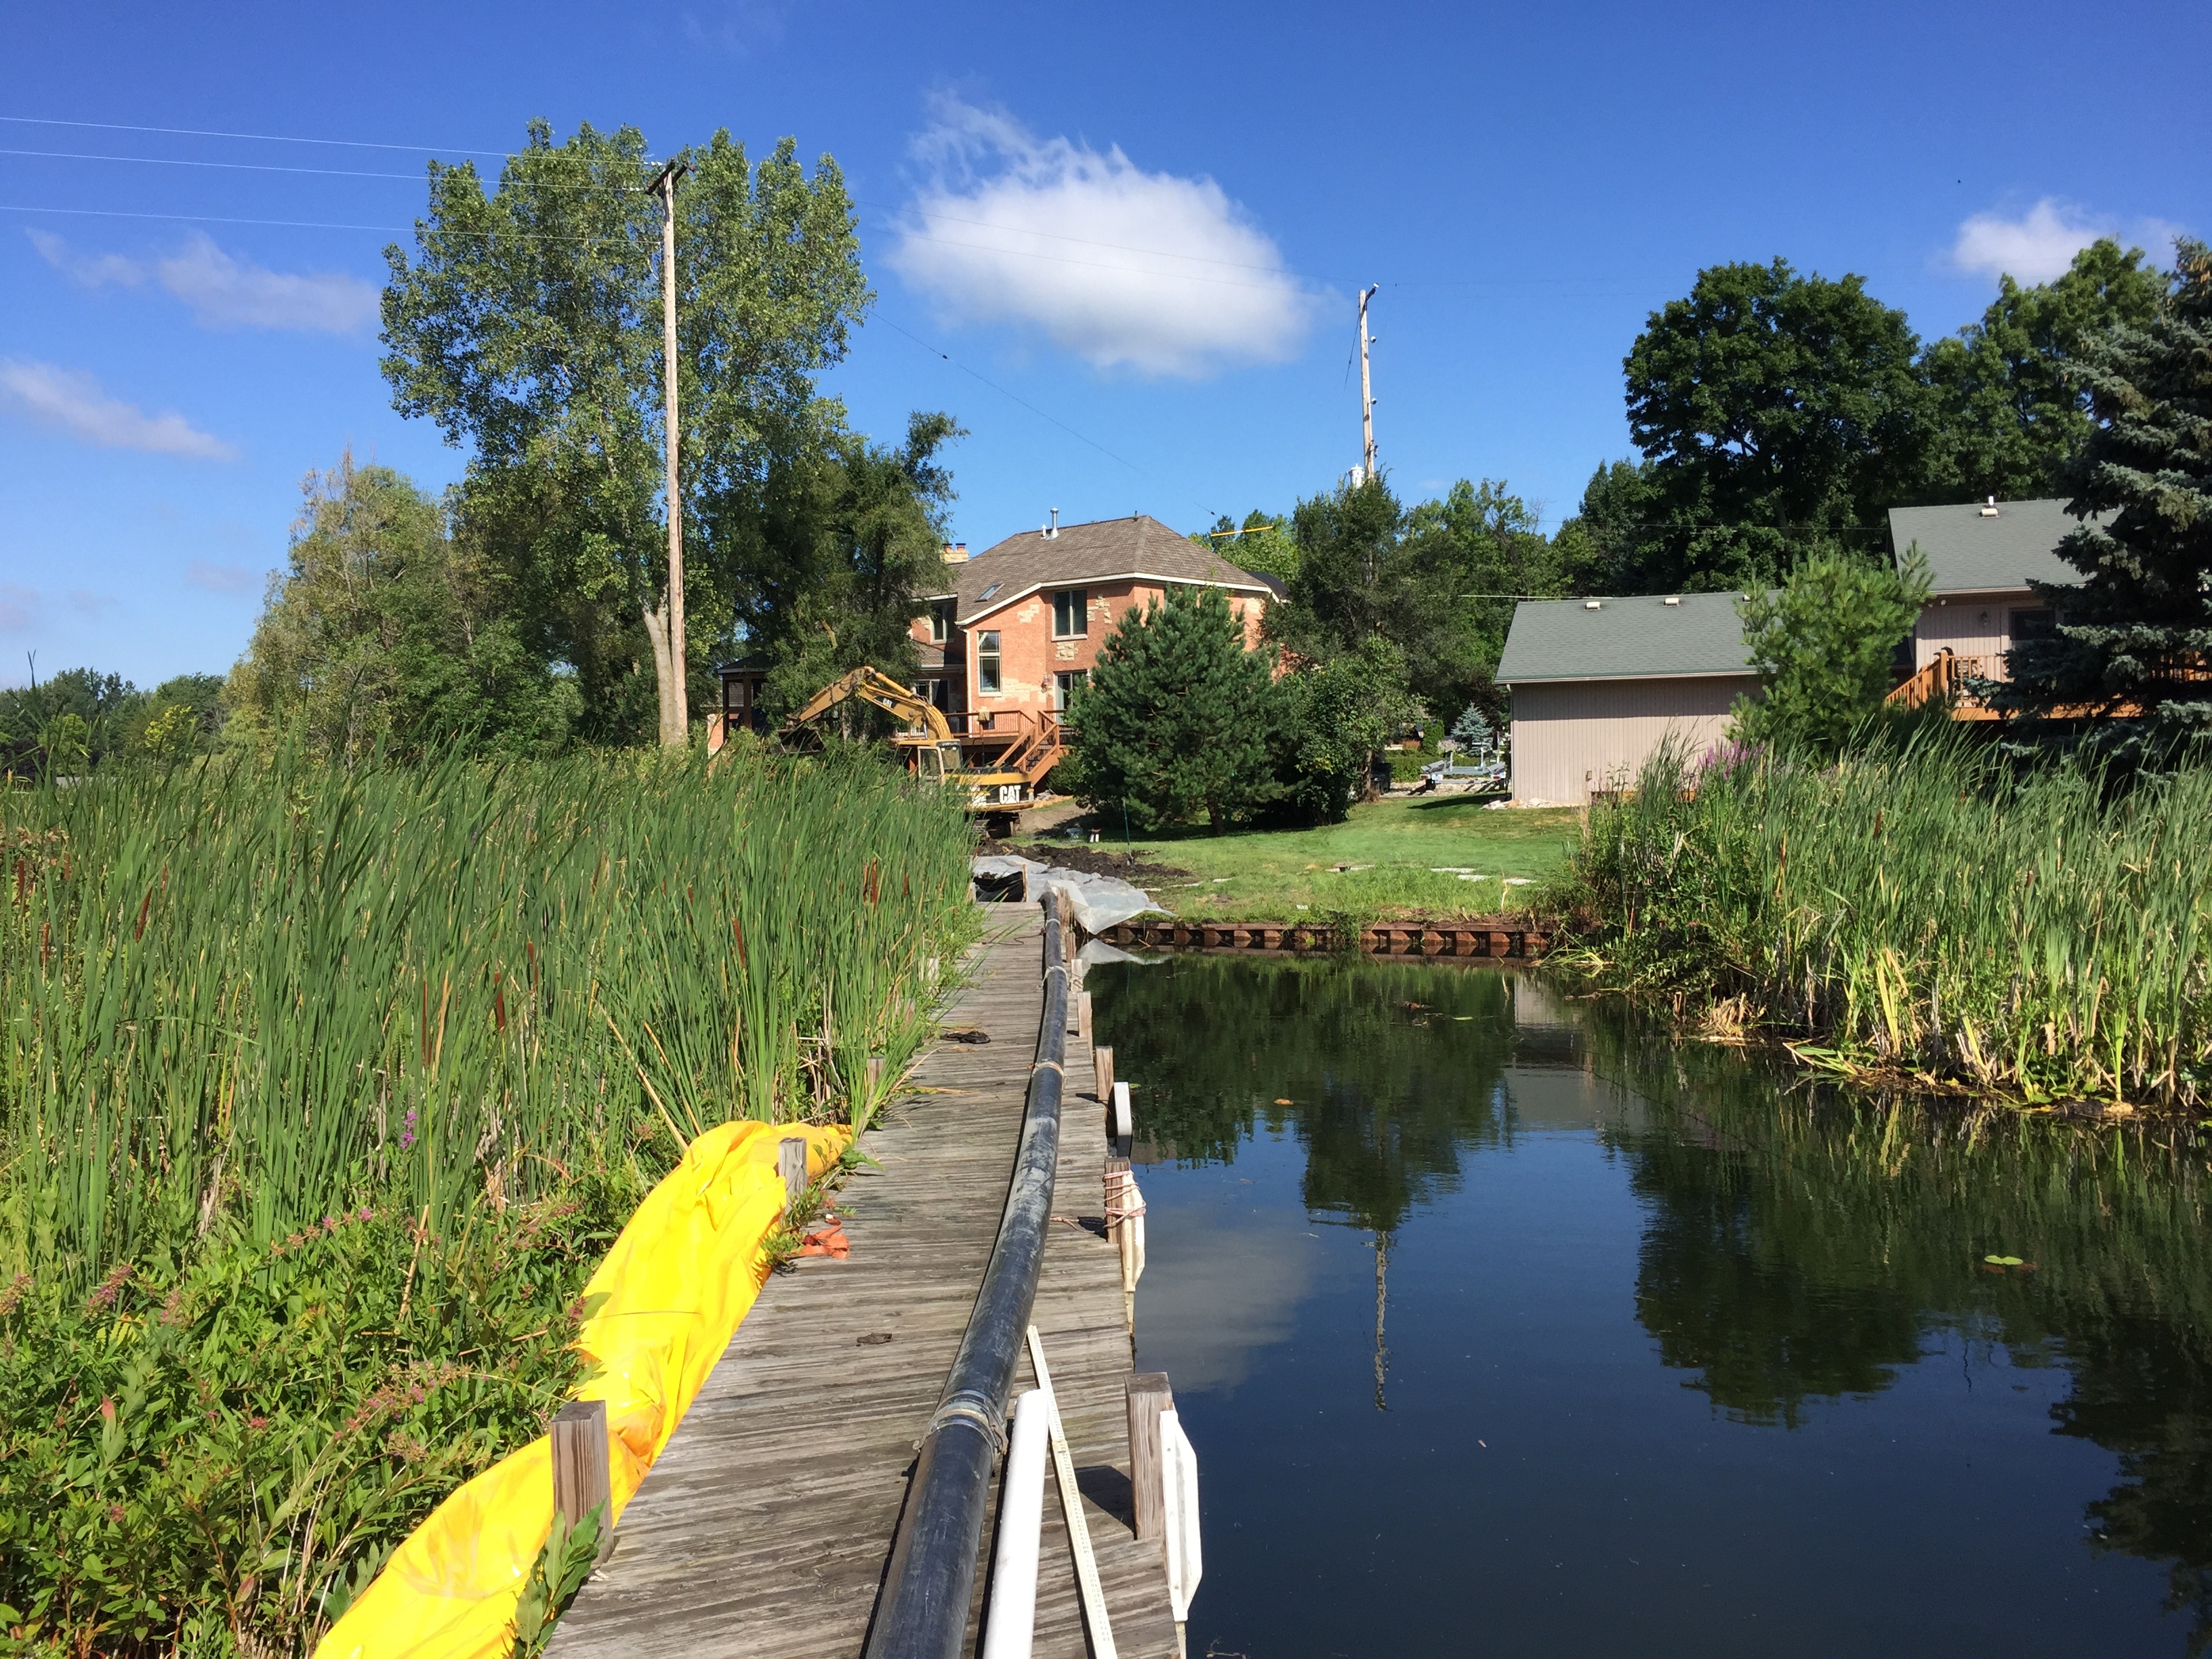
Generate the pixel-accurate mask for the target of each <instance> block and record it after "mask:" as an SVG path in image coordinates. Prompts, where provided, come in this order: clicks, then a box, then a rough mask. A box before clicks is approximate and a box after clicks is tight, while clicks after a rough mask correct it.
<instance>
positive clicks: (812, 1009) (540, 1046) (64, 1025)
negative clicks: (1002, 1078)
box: [0, 756, 970, 1284]
mask: <svg viewBox="0 0 2212 1659" xmlns="http://www.w3.org/2000/svg"><path fill="white" fill-rule="evenodd" d="M968 845H969V828H968V825H967V823H966V822H965V820H964V818H963V816H962V815H961V814H960V813H959V812H958V811H957V809H956V808H955V807H953V806H951V805H948V804H947V803H946V802H945V800H944V799H941V798H940V796H939V794H938V793H935V792H933V791H927V790H917V789H916V788H915V787H913V786H911V785H910V784H909V783H908V782H907V781H904V780H903V779H901V778H899V777H898V776H897V775H895V774H892V773H890V772H889V771H887V770H883V769H878V768H875V767H872V766H861V765H848V766H836V765H825V764H823V763H819V762H803V763H794V762H785V761H773V760H763V759H759V758H750V759H748V758H744V757H738V758H737V759H735V760H732V762H731V763H728V764H726V765H722V766H719V767H716V768H714V769H709V768H708V767H707V766H706V765H705V764H704V763H697V762H693V763H671V762H667V761H664V760H662V759H660V758H659V757H612V758H606V757H589V758H579V759H574V760H568V761H564V762H561V763H549V764H543V765H532V766H511V767H505V768H494V767H490V766H487V765H483V764H480V763H475V762H472V761H469V760H466V759H464V758H461V757H448V758H447V759H445V760H443V761H441V762H440V763H436V764H434V765H431V766H428V767H422V768H409V767H401V766H397V765H382V764H379V765H371V766H368V767H364V768H361V769H355V770H352V771H344V770H336V769H327V768H324V767H321V766H319V765H316V764H313V763H309V762H307V761H306V760H303V759H301V758H300V757H289V756H288V757H281V758H280V759H279V760H277V761H276V763H274V764H273V765H271V766H268V767H265V768H262V767H255V766H252V765H249V764H247V763H244V762H237V763H207V764H204V765H200V766H197V767H190V768H179V769H174V770H171V771H168V772H167V773H159V772H154V771H143V772H118V773H115V774H112V775H101V776H99V777H97V778H94V779H92V780H89V781H85V782H83V783H82V784H79V785H76V786H75V787H68V788H63V789H54V788H46V789H38V790H28V791H16V792H12V793H6V794H0V857H3V858H4V859H5V860H6V866H5V869H4V872H0V879H4V881H5V883H6V890H5V899H6V902H5V906H4V919H0V1010H4V1013H5V1020H6V1024H5V1027H4V1030H0V1171H3V1172H4V1173H0V1267H3V1268H6V1269H8V1270H9V1271H15V1270H17V1269H19V1268H25V1267H32V1266H33V1265H37V1266H38V1267H39V1270H40V1272H41V1273H49V1272H52V1271H53V1270H54V1269H56V1268H60V1269H61V1270H63V1271H64V1273H66V1274H67V1275H69V1276H70V1277H71V1278H73V1279H75V1280H76V1281H77V1282H79V1283H80V1284H82V1283H85V1282H88V1281H89V1280H90V1279H93V1278H95V1277H97V1276H98V1274H99V1273H100V1272H101V1271H102V1270H103V1269H104V1267H106V1264H107V1263H109V1262H110V1261H120V1260H125V1259H128V1258H129V1257H131V1255H132V1254H133V1252H134V1251H135V1250H136V1249H137V1248H138V1247H139V1245H140V1243H142V1242H143V1240H145V1239H147V1238H149V1237H164V1238H179V1237H190V1236H191V1235H192V1234H193V1233H194V1232H196V1231H198V1232H204V1231H206V1230H207V1229H208V1228H209V1227H210V1225H212V1224H213V1223H214V1221H215V1220H216V1218H218V1217H222V1218H226V1219H233V1218H234V1220H235V1221H236V1222H237V1223H238V1224H240V1225H243V1227H244V1229H245V1231H246V1236H247V1237H249V1238H250V1239H252V1240H254V1241H258V1242H259V1243H264V1244H265V1243H269V1242H270V1241H273V1240H276V1239H278V1238H281V1237H283V1236H284V1235H285V1234H286V1233H287V1232H288V1231H290V1230H292V1229H295V1228H296V1227H298V1226H301V1225H305V1224H307V1223H309V1222H313V1221H315V1220H318V1219H319V1218H321V1217H323V1216H325V1215H326V1214H329V1213H331V1212H334V1211H336V1210H337V1209H338V1208H340V1207H341V1206H343V1203H344V1202H345V1200H346V1199H347V1198H348V1196H349V1194H351V1193H353V1192H354V1191H356V1189H358V1188H362V1187H364V1186H368V1187H374V1188H375V1189H376V1190H377V1191H378V1192H379V1193H380V1194H382V1195H384V1196H385V1197H386V1198H387V1199H388V1200H395V1201H401V1202H404V1203H405V1204H407V1205H408V1206H410V1212H417V1213H419V1214H421V1215H422V1217H424V1218H426V1219H427V1222H428V1225H430V1226H431V1227H432V1228H434V1229H442V1228H444V1227H445V1226H446V1225H447V1224H448V1223H449V1222H450V1221H451V1220H452V1219H453V1218H454V1217H455V1215H456V1213H457V1212H462V1211H464V1210H465V1209H466V1207H467V1206H470V1205H471V1204H473V1203H475V1202H477V1201H478V1200H483V1199H489V1200H491V1201H492V1202H494V1203H504V1202H506V1201H507V1200H512V1199H517V1198H526V1197H529V1196H532V1195H534V1194H540V1193H543V1192H545V1191H547V1190H549V1189H550V1188H553V1187H554V1186H556V1184H557V1183H558V1181H559V1179H560V1177H561V1175H562V1170H564V1169H565V1168H566V1167H567V1166H568V1164H569V1163H570V1161H572V1160H573V1159H574V1158H579V1157H581V1156H584V1155H586V1153H587V1152H589V1151H590V1150H591V1149H592V1148H593V1147H604V1146H610V1145H612V1146H623V1145H626V1144H629V1142H631V1141H633V1140H635V1139H641V1138H645V1137H651V1136H672V1137H673V1138H674V1139H675V1140H677V1141H678V1142H681V1141H686V1140H688V1139H690V1138H691V1137H693V1136H695V1135H696V1134H697V1133H700V1132H701V1131H702V1130H703V1129H704V1128H706V1127H709V1126H711V1125H713V1124H714V1123H717V1122H720V1121H725V1120H726V1119H729V1118H732V1117H750V1118H757V1119H764V1120H769V1121H787V1120H796V1119H811V1120H816V1121H821V1120H825V1119H830V1118H842V1119H848V1120H852V1121H865V1120H866V1115H868V1113H869V1112H871V1111H872V1109H873V1108H874V1106H875V1105H876V1102H875V1100H873V1099H872V1098H871V1097H869V1094H868V1091H867V1086H866V1078H867V1075H868V1067H867V1060H868V1059H869V1057H870V1056H881V1057H882V1058H883V1059H884V1062H885V1064H884V1071H885V1073H886V1074H887V1075H889V1076H893V1077H895V1076H896V1074H897V1073H898V1071H899V1069H900V1067H901V1066H902V1064H903V1063H904V1062H905V1060H907V1059H908V1057H909V1056H910V1055H911V1054H912V1053H913V1052H914V1050H915V1048H917V1046H918V1045H919V1044H920V1043H921V1041H922V1040H923V1039H924V1037H925V1036H926V1034H927V1006H926V1003H927V996H926V993H925V990H924V987H923V982H922V981H923V979H924V975H925V963H926V962H927V960H928V959H929V958H931V957H944V956H945V955H947V954H948V953H949V951H950V950H951V948H953V946H955V945H957V942H958V940H959V939H960V937H961V936H962V935H963V930H964V929H965V928H966V927H969V925H970V923H969V919H968V906H967V903H966V862H965V861H966V854H967V850H968Z"/></svg>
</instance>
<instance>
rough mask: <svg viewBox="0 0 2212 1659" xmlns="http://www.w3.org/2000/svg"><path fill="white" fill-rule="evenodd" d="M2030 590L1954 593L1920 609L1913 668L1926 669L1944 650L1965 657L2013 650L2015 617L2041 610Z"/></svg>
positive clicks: (1914, 641)
mask: <svg viewBox="0 0 2212 1659" xmlns="http://www.w3.org/2000/svg"><path fill="white" fill-rule="evenodd" d="M2041 604H2042V601H2040V600H2039V599H2037V598H2036V597H2035V595H2034V594H2033V593H2032V592H2029V591H2028V590H2027V588H2024V587H2023V588H2021V590H2020V591H2019V592H2015V593H1954V594H1952V595H1950V596H1949V597H1948V598H1945V599H1930V600H1929V601H1928V603H1927V604H1926V605H1923V606H1921V608H1920V621H1919V622H1918V623H1917V624H1916V625H1915V626H1914V628H1913V630H1912V665H1913V667H1915V668H1925V667H1927V666H1928V665H1929V663H1931V662H1933V661H1935V660H1936V656H1937V654H1938V653H1940V652H1942V649H1943V647H1946V646H1948V647H1950V648H1951V650H1952V652H1953V653H1954V654H1956V655H1958V656H1961V657H1990V656H1996V655H1998V654H2000V653H2003V652H2006V651H2009V650H2011V649H2012V613H2013V612H2014V611H2032V610H2036V609H2039V608H2040V606H2041Z"/></svg>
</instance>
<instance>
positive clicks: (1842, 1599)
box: [1088, 957, 2212, 1659]
mask: <svg viewBox="0 0 2212 1659" xmlns="http://www.w3.org/2000/svg"><path fill="white" fill-rule="evenodd" d="M1088 985H1089V987H1090V989H1091V991H1092V992H1093V993H1094V994H1095V998H1096V1002H1095V1011H1096V1029H1097V1040H1098V1041H1100V1042H1111V1043H1112V1044H1113V1045H1114V1046H1115V1061H1116V1070H1117V1072H1118V1073H1119V1074H1120V1075H1121V1077H1123V1078H1125V1079H1130V1080H1131V1081H1133V1084H1134V1085H1136V1093H1135V1101H1136V1111H1137V1141H1138V1144H1137V1146H1136V1149H1135V1150H1136V1156H1137V1158H1138V1160H1139V1176H1140V1178H1141V1180H1142V1182H1143V1188H1144V1194H1145V1198H1146V1203H1147V1206H1148V1224H1147V1231H1148V1241H1149V1255H1150V1262H1149V1265H1148V1267H1147V1269H1146V1276H1145V1279H1144V1281H1143V1283H1142V1285H1141V1286H1140V1287H1139V1292H1138V1298H1137V1338H1138V1364H1139V1368H1140V1369H1144V1370H1164V1371H1165V1372H1167V1373H1168V1374H1169V1376H1170V1381H1171V1383H1172V1385H1173V1388H1174V1390H1175V1395H1176V1407H1177V1408H1178V1409H1179V1411H1180V1412H1181V1413H1182V1419H1183V1423H1184V1425H1185V1427H1186V1428H1187V1429H1188V1431H1189V1434H1190V1437H1191V1439H1192V1442H1193V1443H1194V1446H1195V1447H1196V1449H1197V1451H1198V1455H1199V1459H1200V1470H1201V1475H1202V1480H1201V1488H1202V1498H1203V1504H1204V1510H1205V1528H1206V1532H1205V1546H1206V1570H1205V1581H1204V1584H1203V1587H1202V1588H1201V1589H1200V1592H1199V1594H1198V1597H1197V1600H1196V1601H1195V1603H1194V1606H1193V1608H1192V1611H1191V1620H1190V1626H1189V1638H1190V1640H1189V1651H1190V1652H1191V1654H1193V1655H1194V1656H1196V1655H1201V1654H1207V1653H1212V1654H1214V1655H1229V1654H1242V1655H1249V1656H1251V1659H1290V1656H1304V1655H1317V1656H1330V1655H1347V1656H1367V1655H1373V1654H1380V1653H1385V1652H1398V1653H1419V1654H1457V1653H1479V1654H1485V1655H1522V1654H1527V1655H1538V1654H1541V1655H1546V1656H1556V1655H1559V1654H1563V1653H1575V1654H1598V1653H1629V1652H1634V1653H1637V1654H1638V1655H1639V1656H1652V1655H1672V1654H1681V1655H1699V1656H1713V1655H1728V1654H1745V1655H1752V1654H1759V1655H1765V1654H1775V1653H1783V1652H1787V1653H1790V1654H1792V1655H1793V1656H1794V1655H1802V1654H1815V1655H1827V1654H1834V1655H1851V1656H1865V1655H1871V1654H1883V1655H1905V1654H1923V1653H1924V1654H1929V1655H1941V1656H1944V1659H1958V1656H1961V1655H1978V1654H1991V1655H1996V1654H2002V1655H2005V1656H2008V1659H2017V1656H2024V1655H2036V1654H2077V1653H2081V1652H2084V1651H2088V1650H2095V1651H2096V1652H2098V1653H2099V1654H2100V1655H2101V1656H2114V1655H2127V1654H2160V1655H2182V1654H2185V1653H2192V1652H2196V1651H2198V1650H2202V1649H2203V1646H2204V1645H2205V1644H2206V1643H2207V1639H2208V1638H2212V1322H2208V1316H2212V1249H2208V1245H2207V1236H2206V1231H2205V1222H2206V1216H2205V1213H2204V1206H2205V1200H2206V1197H2207V1193H2208V1188H2207V1184H2206V1182H2205V1180H2204V1170H2203V1167H2202V1164H2201V1162H2200V1160H2199V1159H2198V1158H2197V1155H2196V1154H2195V1153H2193V1152H2176V1151H2174V1150H2172V1148H2171V1147H2170V1146H2159V1145H2156V1144H2154V1143H2153V1141H2152V1140H2151V1139H2150V1138H2148V1137H2146V1136H2143V1135H2141V1134H2136V1135H2131V1136H2126V1137H2123V1136H2120V1135H2118V1134H2116V1133H2113V1132H2112V1131H2109V1130H2105V1131H2096V1130H2088V1129H2078V1128H2069V1127H2063V1126H2058V1125H2050V1124H2031V1125H2025V1126H2023V1125H2021V1124H2019V1123H2017V1122H2016V1121H2011V1120H2006V1121H2000V1122H1990V1121H1984V1123H1983V1125H1982V1127H1979V1128H1976V1127H1973V1121H1972V1119H1970V1118H1967V1117H1964V1116H1962V1115H1960V1114H1959V1113H1958V1112H1956V1111H1936V1110H1932V1109H1923V1108H1921V1107H1919V1106H1917V1105H1914V1104H1911V1103H1904V1104H1889V1105H1885V1104H1883V1103H1869V1102H1866V1101H1863V1100H1860V1101H1857V1102H1853V1101H1850V1100H1840V1099H1836V1098H1832V1097H1821V1096H1820V1095H1819V1094H1818V1093H1816V1092H1814V1091H1810V1090H1808V1088H1807V1087H1806V1086H1805V1085H1803V1083H1802V1079H1799V1078H1797V1077H1796V1076H1794V1075H1792V1074H1790V1073H1785V1072H1783V1071H1780V1070H1778V1069H1777V1068H1775V1067H1773V1066H1771V1065H1769V1064H1766V1063H1764V1062H1762V1061H1759V1060H1754V1059H1752V1058H1750V1057H1747V1056H1746V1055H1744V1054H1741V1053H1739V1052H1735V1051H1732V1050H1728V1049H1722V1048H1711V1047H1705V1046H1699V1045H1677V1044H1674V1043H1673V1042H1669V1041H1668V1038H1667V1037H1666V1036H1665V1034H1664V1033H1663V1031H1661V1030H1656V1029H1653V1028H1651V1027H1650V1026H1649V1024H1647V1023H1644V1022H1642V1021H1640V1020H1639V1019H1638V1018H1637V1017H1636V1016H1635V1015H1634V1014H1633V1013H1632V1012H1630V1011H1626V1010H1622V1009H1619V1008H1615V1007H1608V1006H1601V1005H1591V1004H1585V1003H1574V1002H1568V1001H1565V1000H1562V999H1560V998H1559V996H1557V995H1556V994H1553V992H1552V991H1551V990H1550V989H1549V988H1548V987H1546V986H1545V985H1544V984H1543V983H1542V982H1541V981H1538V980H1536V979H1534V978H1532V977H1529V976H1527V975H1516V974H1510V973H1499V972H1495V971H1490V970H1486V969H1463V968H1447V967H1423V966H1420V965H1418V964H1395V963H1394V964H1383V963H1358V962H1341V963H1340V962H1333V961H1332V962H1317V963H1316V962H1304V963H1285V962H1272V963H1271V962H1251V961H1244V960H1239V959H1237V958H1234V957H1178V958H1176V959H1173V960H1170V961H1168V962H1165V963H1156V964H1147V965H1143V966H1135V965H1127V964H1114V965H1104V966H1099V967H1094V968H1093V969H1091V971H1090V975H1089V978H1088ZM1992 1256H1996V1257H2010V1258H2017V1261H2018V1265H2016V1266H2015V1265H2008V1264H2006V1263H2004V1262H1992V1261H1990V1260H1989V1258H1990V1257H1992Z"/></svg>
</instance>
